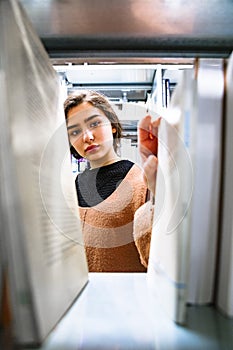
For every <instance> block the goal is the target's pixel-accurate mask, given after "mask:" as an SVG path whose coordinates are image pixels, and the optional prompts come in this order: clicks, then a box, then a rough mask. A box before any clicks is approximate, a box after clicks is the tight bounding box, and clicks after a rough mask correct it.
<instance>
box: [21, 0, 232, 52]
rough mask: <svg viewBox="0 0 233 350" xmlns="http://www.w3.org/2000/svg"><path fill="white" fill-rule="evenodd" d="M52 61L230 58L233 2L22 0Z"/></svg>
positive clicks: (227, 0)
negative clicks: (109, 58) (111, 58)
mask: <svg viewBox="0 0 233 350" xmlns="http://www.w3.org/2000/svg"><path fill="white" fill-rule="evenodd" d="M20 3H21V4H22V5H23V7H24V9H25V10H26V12H27V14H28V15H29V18H30V20H31V21H32V24H33V26H34V28H35V29H36V31H37V33H38V34H39V36H40V38H41V40H42V42H43V43H44V45H45V47H46V49H47V51H48V53H49V54H50V57H51V58H68V57H74V58H75V57H76V58H80V57H119V58H120V57H131V58H134V57H209V56H211V57H228V56H229V54H230V53H231V51H232V48H233V1H232V0H195V1H185V0H98V1H97V0H20Z"/></svg>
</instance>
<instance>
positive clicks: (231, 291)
mask: <svg viewBox="0 0 233 350" xmlns="http://www.w3.org/2000/svg"><path fill="white" fill-rule="evenodd" d="M232 111H233V54H231V56H230V58H229V62H228V65H227V72H226V119H225V137H224V143H225V145H224V160H225V161H224V168H223V182H224V186H223V202H222V225H221V245H220V264H219V276H218V283H217V306H218V307H219V308H220V309H221V310H222V312H223V313H224V314H226V315H227V316H229V317H233V157H232V130H233V118H232Z"/></svg>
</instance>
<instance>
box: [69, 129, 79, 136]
mask: <svg viewBox="0 0 233 350" xmlns="http://www.w3.org/2000/svg"><path fill="white" fill-rule="evenodd" d="M81 132H82V131H81V129H74V130H72V131H70V132H69V136H70V137H76V136H78V135H80V133H81Z"/></svg>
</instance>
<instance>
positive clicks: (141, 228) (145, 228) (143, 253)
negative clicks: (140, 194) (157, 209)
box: [133, 201, 154, 267]
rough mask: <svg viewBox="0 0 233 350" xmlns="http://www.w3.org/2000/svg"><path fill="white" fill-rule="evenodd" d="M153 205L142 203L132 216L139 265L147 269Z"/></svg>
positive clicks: (149, 202)
mask: <svg viewBox="0 0 233 350" xmlns="http://www.w3.org/2000/svg"><path fill="white" fill-rule="evenodd" d="M153 213H154V205H153V204H152V202H151V201H148V202H146V203H144V204H143V205H142V206H141V207H139V208H138V209H137V210H136V212H135V214H134V227H133V236H134V241H135V245H136V247H137V249H138V252H139V255H140V260H141V263H142V264H143V265H144V266H145V267H147V266H148V260H149V253H150V241H151V232H152V222H153Z"/></svg>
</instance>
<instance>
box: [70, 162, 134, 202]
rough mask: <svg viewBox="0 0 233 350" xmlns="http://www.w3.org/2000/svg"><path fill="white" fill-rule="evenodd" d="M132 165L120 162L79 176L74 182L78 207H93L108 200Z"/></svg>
mask: <svg viewBox="0 0 233 350" xmlns="http://www.w3.org/2000/svg"><path fill="white" fill-rule="evenodd" d="M133 164H134V163H133V162H131V161H129V160H120V161H118V162H116V163H113V164H109V165H106V166H103V167H100V168H95V169H87V170H85V171H84V172H83V173H81V174H79V175H78V176H77V178H76V180H75V184H76V190H77V195H78V202H79V206H80V207H93V206H95V205H97V204H99V203H101V202H102V201H103V200H105V199H106V198H108V197H109V196H110V195H111V194H112V193H113V192H114V191H115V189H116V188H117V186H119V184H120V182H121V181H122V180H123V179H124V178H125V176H126V174H127V173H128V171H129V170H130V169H131V168H132V166H133Z"/></svg>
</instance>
